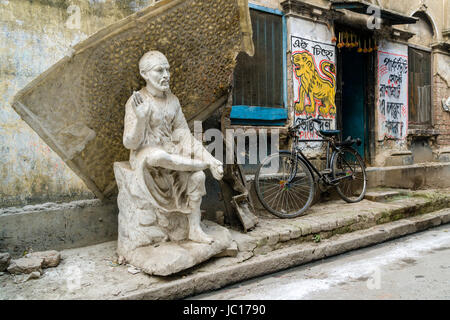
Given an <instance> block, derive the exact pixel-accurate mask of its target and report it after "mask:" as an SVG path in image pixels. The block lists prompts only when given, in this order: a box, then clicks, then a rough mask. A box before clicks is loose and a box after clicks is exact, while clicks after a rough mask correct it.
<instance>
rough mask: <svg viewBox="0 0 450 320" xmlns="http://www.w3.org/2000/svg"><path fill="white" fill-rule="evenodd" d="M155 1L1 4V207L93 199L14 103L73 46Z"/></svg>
mask: <svg viewBox="0 0 450 320" xmlns="http://www.w3.org/2000/svg"><path fill="white" fill-rule="evenodd" d="M153 2H154V0H127V1H110V0H108V1H91V0H73V1H66V0H36V1H29V0H9V1H7V0H1V1H0V44H1V45H0V101H1V103H0V177H1V179H0V207H3V206H17V205H22V204H29V203H36V202H40V201H56V200H61V199H62V200H74V199H82V198H90V197H93V194H92V193H91V192H90V191H89V189H87V188H86V186H85V185H84V183H83V182H82V181H81V179H79V178H78V176H76V175H75V174H74V173H73V172H72V171H71V170H70V169H69V168H68V167H67V166H66V165H65V163H64V162H63V161H62V160H61V159H60V158H59V157H58V156H57V155H56V154H55V153H54V152H53V151H52V150H51V149H49V147H48V146H47V145H46V144H45V143H44V142H43V141H42V140H41V139H40V138H39V137H38V136H37V134H36V133H35V132H34V131H33V130H31V129H30V127H29V126H28V125H27V124H25V122H23V121H22V120H21V119H20V117H19V116H18V115H17V113H16V112H15V111H14V110H13V109H12V108H11V105H10V103H11V100H12V97H13V96H14V95H15V94H16V93H17V92H18V91H19V90H20V89H21V88H23V87H25V85H26V84H28V83H29V82H30V81H32V80H33V79H34V78H36V77H37V76H38V75H39V74H41V73H42V72H44V71H45V70H46V69H47V68H49V67H50V66H51V65H53V64H54V63H56V62H57V61H58V60H59V59H61V58H63V57H64V56H65V55H70V54H71V52H72V49H71V46H73V45H75V44H77V43H78V42H80V41H82V40H84V39H86V38H87V37H88V36H89V35H91V34H93V33H94V32H96V31H98V30H99V29H101V28H103V27H105V26H107V25H109V24H111V23H113V22H115V21H117V20H120V19H122V18H124V17H126V16H127V15H129V14H132V13H133V12H135V11H137V10H139V9H141V8H142V7H145V6H147V5H151V4H153ZM69 6H76V7H77V8H78V9H79V10H68V9H69ZM74 14H79V16H77V17H74V16H73V15H74ZM71 18H72V20H71ZM75 18H77V19H75ZM68 21H69V22H70V21H72V22H73V21H78V22H79V24H78V25H77V24H73V23H72V24H71V23H68Z"/></svg>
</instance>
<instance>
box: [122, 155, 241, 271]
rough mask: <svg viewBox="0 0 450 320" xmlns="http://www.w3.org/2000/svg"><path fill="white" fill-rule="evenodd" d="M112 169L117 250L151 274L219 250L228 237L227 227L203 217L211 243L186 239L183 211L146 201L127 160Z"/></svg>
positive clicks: (182, 267) (180, 266) (183, 265)
mask: <svg viewBox="0 0 450 320" xmlns="http://www.w3.org/2000/svg"><path fill="white" fill-rule="evenodd" d="M114 173H115V176H116V180H117V185H118V188H119V195H118V198H117V202H118V205H119V236H118V243H117V253H118V254H119V256H123V257H124V258H125V259H126V261H127V262H128V263H130V264H132V265H134V266H136V267H138V268H140V269H142V270H143V271H144V272H146V273H148V274H151V275H161V276H167V275H170V274H173V273H177V272H179V271H182V270H185V269H187V268H190V267H193V266H195V265H196V264H199V263H201V262H204V261H206V260H208V259H209V258H211V257H213V256H215V255H217V254H219V253H221V252H223V251H224V250H226V249H227V248H228V247H230V245H231V243H232V240H231V235H230V233H229V231H228V229H226V228H224V227H221V226H219V225H218V224H215V223H213V222H210V221H203V223H202V229H203V231H204V232H205V233H206V234H207V235H209V236H211V237H212V238H213V239H214V242H213V243H211V244H205V243H196V242H193V241H189V240H187V239H188V232H189V223H188V218H187V214H186V213H178V212H173V213H160V212H159V211H158V210H157V209H156V208H155V207H153V206H152V205H151V203H149V201H148V198H147V197H146V190H141V189H139V188H137V186H139V185H140V184H139V183H130V182H133V181H137V179H138V178H139V176H138V174H136V172H135V171H133V170H132V169H131V167H130V164H129V163H128V162H116V163H115V164H114Z"/></svg>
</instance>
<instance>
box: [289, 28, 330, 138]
mask: <svg viewBox="0 0 450 320" xmlns="http://www.w3.org/2000/svg"><path fill="white" fill-rule="evenodd" d="M291 44H292V68H293V73H294V81H293V83H294V104H295V123H296V124H301V125H300V132H299V136H300V139H302V140H309V139H313V140H316V139H319V137H318V136H317V134H316V133H315V130H314V129H319V130H331V129H334V128H335V125H336V122H335V119H336V104H335V95H336V67H335V48H334V45H331V44H326V43H321V42H317V41H312V40H307V39H304V38H300V37H296V36H292V38H291ZM309 118H315V119H319V120H320V122H321V123H320V125H319V124H317V123H314V122H309V123H306V119H309Z"/></svg>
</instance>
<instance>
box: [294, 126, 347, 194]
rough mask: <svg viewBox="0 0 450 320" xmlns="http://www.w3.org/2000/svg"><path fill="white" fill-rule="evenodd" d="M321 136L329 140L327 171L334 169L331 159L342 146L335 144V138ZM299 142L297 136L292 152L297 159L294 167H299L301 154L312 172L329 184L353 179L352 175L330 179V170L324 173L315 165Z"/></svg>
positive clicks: (332, 184) (333, 184)
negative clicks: (302, 149) (304, 152)
mask: <svg viewBox="0 0 450 320" xmlns="http://www.w3.org/2000/svg"><path fill="white" fill-rule="evenodd" d="M319 136H321V135H320V134H319ZM321 138H323V139H324V140H323V141H326V142H327V150H326V169H325V170H327V171H328V170H332V169H331V161H332V159H333V158H334V157H335V154H336V153H339V152H340V150H341V147H338V146H336V145H335V142H334V138H327V137H324V136H321ZM305 142H308V140H307V141H305ZM298 144H299V138H298V137H297V136H296V137H295V140H294V143H293V145H292V150H291V153H292V154H293V156H294V159H295V161H296V162H295V166H294V168H297V161H298V157H299V156H300V157H301V158H302V160H303V162H304V163H305V164H306V165H307V167H308V169H309V170H310V171H311V172H312V173H315V174H316V175H317V176H318V177H319V179H320V180H322V181H323V182H324V183H325V184H327V185H330V186H335V185H337V184H339V183H340V182H341V181H342V180H349V179H352V177H351V176H344V177H340V178H336V179H333V180H330V179H329V177H328V176H327V174H329V173H330V172H327V174H322V173H321V172H320V171H319V170H318V169H317V168H316V167H315V166H314V164H312V163H311V161H309V159H308V158H307V157H306V156H305V155H304V154H303V152H302V151H301V150H300V149H299V148H298V147H297V146H298ZM330 150H332V152H331V154H330ZM344 161H346V160H345V159H344ZM346 162H347V161H346ZM347 164H348V163H347ZM296 174H297V172H294V173H293V175H292V177H290V178H289V181H292V179H294V177H295V176H296Z"/></svg>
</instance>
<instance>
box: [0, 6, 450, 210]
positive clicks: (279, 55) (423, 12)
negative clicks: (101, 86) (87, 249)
mask: <svg viewBox="0 0 450 320" xmlns="http://www.w3.org/2000/svg"><path fill="white" fill-rule="evenodd" d="M154 2H155V0H124V1H122V0H120V1H119V0H108V1H104V0H45V1H44V0H36V1H29V0H14V1H11V0H9V1H8V0H0V20H1V25H2V32H1V33H0V42H1V43H2V52H1V54H0V61H1V63H0V79H1V81H0V92H1V101H2V104H1V105H0V132H1V134H0V174H1V176H2V180H1V182H0V206H14V205H22V204H28V203H33V202H43V201H56V200H73V199H76V198H89V197H94V195H93V194H92V192H91V191H90V190H89V189H88V188H87V187H86V186H85V185H84V184H83V182H82V181H81V179H79V178H78V177H77V176H76V175H75V174H74V173H73V172H72V171H71V170H70V169H69V168H68V167H67V165H66V164H65V163H64V162H63V161H62V160H61V159H60V158H59V157H58V156H57V155H56V153H54V152H53V151H52V150H51V149H49V147H48V146H47V145H46V144H45V143H44V142H43V141H42V140H41V139H40V138H39V137H38V136H37V134H36V133H35V132H34V131H33V130H32V129H30V128H29V127H28V126H27V125H26V124H25V122H23V121H22V120H21V119H20V117H19V116H18V115H17V114H16V113H15V112H14V111H13V109H12V108H11V105H10V103H11V100H12V97H13V96H14V95H15V93H16V92H18V91H19V90H20V89H21V88H23V87H24V86H25V85H26V84H27V83H29V82H30V81H32V80H33V79H34V78H36V77H37V76H38V75H39V74H41V73H42V72H44V71H45V70H46V69H48V68H49V67H50V66H51V65H53V64H54V63H56V62H57V61H58V60H59V59H61V58H63V57H64V56H65V55H70V52H71V46H73V45H75V44H76V43H78V42H80V41H82V40H84V39H86V38H87V37H89V36H90V35H92V34H93V33H95V32H96V31H98V30H100V29H101V28H103V27H106V26H108V25H110V24H111V23H114V22H116V21H118V20H120V19H122V18H124V17H125V16H127V15H129V14H132V13H134V12H136V11H138V10H140V9H141V8H144V7H146V6H148V5H151V4H153V3H154ZM249 3H250V4H249V6H250V11H251V18H252V25H253V37H254V38H253V39H254V44H255V49H256V50H255V51H256V53H255V56H254V57H248V56H246V55H245V54H240V55H239V56H238V57H237V60H238V65H237V67H236V72H235V74H234V79H233V88H232V92H231V96H230V102H229V104H228V105H227V106H226V107H225V108H222V109H221V110H220V112H221V114H220V115H219V116H217V114H216V115H215V117H216V118H217V119H219V120H220V122H221V123H220V125H221V128H222V131H225V130H226V129H244V130H247V129H255V130H256V131H258V130H260V129H266V130H267V132H268V133H270V132H271V131H272V130H274V129H275V130H277V131H279V132H280V140H279V144H280V145H281V147H282V148H284V147H287V143H288V142H286V139H284V138H285V135H286V132H287V129H288V127H289V126H291V125H292V124H294V123H300V124H302V122H304V120H305V119H308V118H310V117H314V118H317V119H319V120H320V121H321V125H320V126H319V127H318V128H320V129H340V130H341V131H342V137H343V138H345V137H346V136H348V135H352V136H354V137H360V138H361V139H362V140H363V144H362V146H361V148H360V149H359V152H360V153H361V154H362V155H363V156H364V159H365V161H366V163H367V165H369V166H393V165H406V164H413V163H420V162H424V161H449V160H450V112H449V110H450V109H449V108H450V106H449V102H448V98H449V96H450V89H449V86H450V51H449V34H450V31H449V30H450V11H449V10H450V9H449V4H448V0H396V1H394V0H390V1H389V0H373V1H370V2H364V1H328V0H308V1H300V0H250V1H249ZM378 18H380V19H381V20H378ZM222 111H223V112H222ZM209 121H210V120H209ZM210 122H211V121H210ZM212 122H214V121H212ZM207 126H208V124H207V125H206V126H204V129H205V128H206V127H207ZM211 126H215V124H214V123H213V124H212V125H211ZM312 129H313V128H311V127H308V126H306V125H302V126H301V130H300V132H299V135H300V137H301V138H302V139H303V140H304V141H305V143H304V146H305V150H307V151H308V152H309V154H311V155H313V156H314V155H319V154H320V149H321V148H320V147H321V142H320V141H317V140H319V139H318V137H317V136H316V135H315V134H314V130H312ZM268 152H270V151H268ZM251 168H254V166H253V167H252V166H250V167H249V170H250V171H251Z"/></svg>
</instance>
